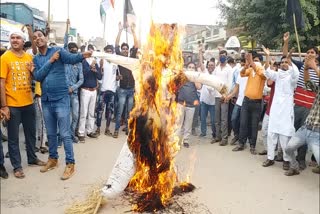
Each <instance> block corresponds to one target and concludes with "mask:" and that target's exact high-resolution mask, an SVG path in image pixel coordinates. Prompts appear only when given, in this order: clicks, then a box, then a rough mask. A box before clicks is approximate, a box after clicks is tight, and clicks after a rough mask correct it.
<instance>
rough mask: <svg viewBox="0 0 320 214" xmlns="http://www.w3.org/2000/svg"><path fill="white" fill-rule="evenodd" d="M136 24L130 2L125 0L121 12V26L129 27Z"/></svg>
mask: <svg viewBox="0 0 320 214" xmlns="http://www.w3.org/2000/svg"><path fill="white" fill-rule="evenodd" d="M135 22H136V15H135V13H134V10H133V7H132V4H131V1H130V0H125V2H124V11H123V24H124V26H131V25H132V24H133V23H134V24H135Z"/></svg>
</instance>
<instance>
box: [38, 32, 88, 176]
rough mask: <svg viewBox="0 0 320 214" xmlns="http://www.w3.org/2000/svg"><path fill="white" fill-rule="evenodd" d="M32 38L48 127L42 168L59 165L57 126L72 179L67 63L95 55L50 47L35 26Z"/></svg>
mask: <svg viewBox="0 0 320 214" xmlns="http://www.w3.org/2000/svg"><path fill="white" fill-rule="evenodd" d="M33 40H34V42H35V43H36V45H37V47H38V50H39V53H38V54H37V55H36V56H35V57H34V60H33V61H34V65H35V70H34V78H35V79H36V80H37V81H40V82H41V89H42V97H41V101H42V106H43V113H44V120H45V123H46V127H47V135H48V143H49V158H48V162H47V164H46V165H45V166H44V167H43V168H42V169H41V170H40V171H41V172H47V171H48V170H50V169H53V168H55V167H57V165H58V151H57V149H58V142H57V128H58V130H59V132H60V137H61V139H62V141H63V144H64V150H65V153H66V165H67V166H66V168H65V171H64V173H63V176H62V177H61V179H62V180H66V179H69V178H70V177H71V176H72V175H73V174H74V163H75V160H74V154H73V145H72V137H71V131H70V117H69V115H70V97H69V88H68V85H67V78H66V74H65V67H64V64H75V63H79V62H81V61H82V60H83V59H84V58H88V57H90V56H91V55H92V52H84V53H82V54H70V53H68V52H67V51H65V50H64V49H62V48H59V47H48V45H47V37H46V34H45V33H44V32H43V31H41V30H35V32H34V36H33Z"/></svg>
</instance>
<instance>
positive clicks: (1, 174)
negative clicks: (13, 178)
mask: <svg viewBox="0 0 320 214" xmlns="http://www.w3.org/2000/svg"><path fill="white" fill-rule="evenodd" d="M0 177H1V178H3V179H7V178H8V177H9V174H8V173H7V171H6V168H5V167H4V166H3V165H0Z"/></svg>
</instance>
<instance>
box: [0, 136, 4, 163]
mask: <svg viewBox="0 0 320 214" xmlns="http://www.w3.org/2000/svg"><path fill="white" fill-rule="evenodd" d="M3 164H4V155H3V146H2V137H1V136H0V166H1V165H3Z"/></svg>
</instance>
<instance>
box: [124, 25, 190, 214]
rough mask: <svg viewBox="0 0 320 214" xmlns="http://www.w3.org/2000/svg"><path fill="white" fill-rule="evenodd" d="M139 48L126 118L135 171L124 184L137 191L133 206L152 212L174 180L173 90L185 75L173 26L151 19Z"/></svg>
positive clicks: (166, 198) (164, 201)
mask: <svg viewBox="0 0 320 214" xmlns="http://www.w3.org/2000/svg"><path fill="white" fill-rule="evenodd" d="M143 53H144V54H143V55H142V59H141V68H140V72H138V74H135V75H136V76H135V79H136V88H135V89H136V92H135V97H134V99H135V106H134V108H133V110H132V111H131V113H130V119H129V128H130V132H129V136H128V145H129V148H130V150H131V151H132V152H133V154H134V155H135V160H136V173H135V175H134V176H133V177H132V179H131V181H130V183H129V186H128V187H129V189H130V190H132V191H134V192H136V193H138V194H139V195H140V196H141V198H140V200H138V201H137V203H136V204H135V205H134V207H133V209H134V211H138V212H144V211H147V212H148V211H149V212H154V211H157V210H159V209H162V208H163V207H165V206H166V205H167V203H168V202H169V199H170V198H171V197H172V192H173V189H174V187H175V185H176V182H177V174H176V171H175V169H174V157H175V154H176V153H177V152H178V151H179V149H180V146H179V144H178V142H179V138H178V137H177V136H175V130H176V118H177V105H176V102H175V101H174V100H175V97H174V92H175V91H176V90H177V89H178V88H179V85H180V86H181V85H182V84H183V83H184V82H185V81H186V79H185V78H183V75H180V73H181V72H180V71H182V69H183V58H182V52H181V50H180V38H179V29H178V27H177V26H176V25H169V24H162V25H156V24H154V23H152V24H151V28H150V34H149V37H148V42H147V44H146V45H145V46H144V49H143ZM177 77H180V78H177Z"/></svg>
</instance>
